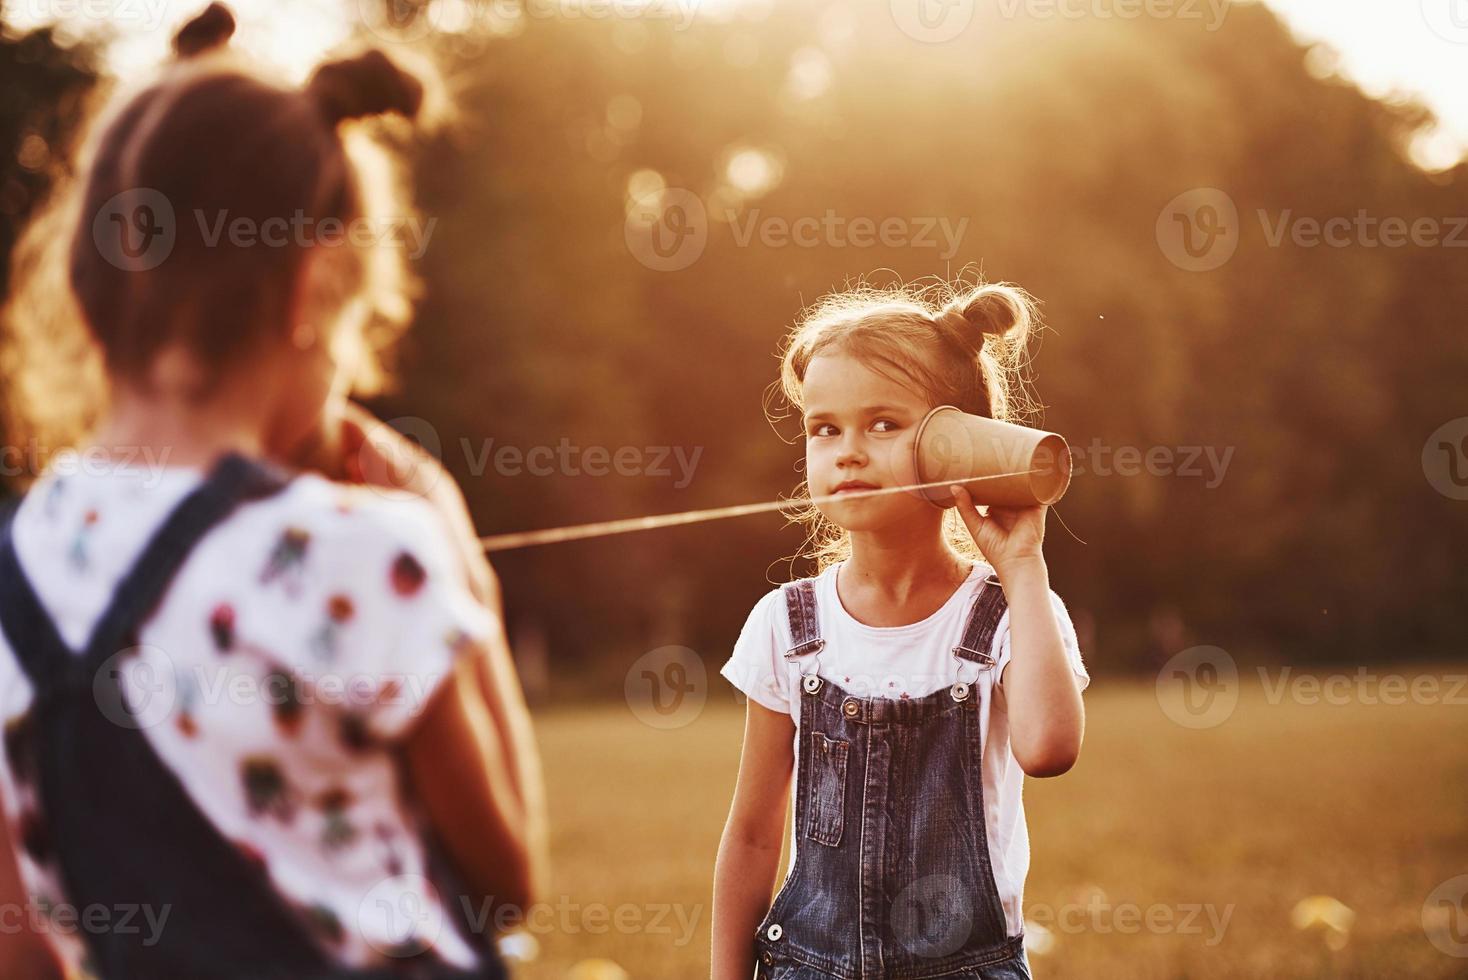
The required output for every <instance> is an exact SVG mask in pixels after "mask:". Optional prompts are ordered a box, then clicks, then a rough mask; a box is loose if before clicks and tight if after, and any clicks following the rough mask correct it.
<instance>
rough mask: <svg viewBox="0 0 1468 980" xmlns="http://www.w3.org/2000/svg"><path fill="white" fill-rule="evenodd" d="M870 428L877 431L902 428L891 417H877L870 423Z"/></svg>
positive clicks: (891, 430)
mask: <svg viewBox="0 0 1468 980" xmlns="http://www.w3.org/2000/svg"><path fill="white" fill-rule="evenodd" d="M872 428H873V429H874V430H876V431H877V432H896V431H897V430H898V429H900V428H902V426H900V425H898V424H897V423H896V422H894V421H892V420H891V419H877V420H876V421H875V422H873V423H872Z"/></svg>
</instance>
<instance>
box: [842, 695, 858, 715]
mask: <svg viewBox="0 0 1468 980" xmlns="http://www.w3.org/2000/svg"><path fill="white" fill-rule="evenodd" d="M859 711H861V705H859V704H857V703H856V699H855V698H847V699H846V700H845V701H842V702H841V713H842V714H843V715H845V716H846V717H848V718H855V717H856V715H857V712H859Z"/></svg>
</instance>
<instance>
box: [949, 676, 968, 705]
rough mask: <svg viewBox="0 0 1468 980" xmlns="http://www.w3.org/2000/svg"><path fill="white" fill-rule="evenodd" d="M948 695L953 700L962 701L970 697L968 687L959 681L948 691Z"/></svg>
mask: <svg viewBox="0 0 1468 980" xmlns="http://www.w3.org/2000/svg"><path fill="white" fill-rule="evenodd" d="M948 693H949V694H950V695H952V696H953V700H955V701H962V700H963V699H964V698H966V697H968V685H967V684H965V683H964V682H963V681H959V682H958V683H957V684H954V685H953V686H952V687H950V688H949V689H948Z"/></svg>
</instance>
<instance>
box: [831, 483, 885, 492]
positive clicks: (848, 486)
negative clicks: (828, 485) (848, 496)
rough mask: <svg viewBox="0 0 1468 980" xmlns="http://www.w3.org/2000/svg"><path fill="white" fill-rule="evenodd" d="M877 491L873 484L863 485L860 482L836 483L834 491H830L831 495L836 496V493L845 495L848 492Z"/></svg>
mask: <svg viewBox="0 0 1468 980" xmlns="http://www.w3.org/2000/svg"><path fill="white" fill-rule="evenodd" d="M877 489H879V488H878V487H877V485H876V484H874V483H863V482H862V481H861V480H847V481H846V482H845V483H838V484H837V485H836V489H834V490H832V491H831V493H832V494H838V493H845V492H846V491H848V490H858V491H859V490H877Z"/></svg>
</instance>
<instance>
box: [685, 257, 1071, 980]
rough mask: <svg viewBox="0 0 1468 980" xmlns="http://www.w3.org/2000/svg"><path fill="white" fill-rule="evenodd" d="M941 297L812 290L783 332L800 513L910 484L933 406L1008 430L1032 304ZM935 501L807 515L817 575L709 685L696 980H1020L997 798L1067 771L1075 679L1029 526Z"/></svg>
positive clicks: (898, 500)
mask: <svg viewBox="0 0 1468 980" xmlns="http://www.w3.org/2000/svg"><path fill="white" fill-rule="evenodd" d="M939 289H940V290H941V291H940V292H938V293H937V295H934V291H933V290H929V291H920V290H914V289H894V290H888V291H878V290H872V289H866V288H861V289H858V290H855V291H852V292H848V293H843V294H837V295H832V296H828V297H826V298H825V299H823V300H822V301H821V302H820V303H818V304H817V305H816V306H815V307H814V309H812V310H811V311H809V312H808V313H807V314H806V315H805V316H804V317H803V318H802V319H801V321H800V322H799V324H798V325H797V326H796V327H795V329H794V330H793V332H792V333H791V335H790V337H789V338H788V341H787V344H786V347H785V349H784V353H783V357H782V370H781V387H782V388H783V391H784V393H785V395H786V396H787V398H788V399H789V401H790V402H791V404H793V405H794V406H795V407H796V408H797V409H799V410H800V411H801V413H802V415H803V419H804V424H805V473H806V481H805V483H806V489H808V490H809V492H810V494H812V495H814V496H825V495H831V494H834V495H837V496H838V497H839V495H840V494H842V493H844V492H847V491H861V490H870V489H875V488H880V487H896V486H904V485H910V484H914V483H917V482H918V480H917V476H916V473H915V472H914V471H913V463H912V451H913V439H914V430H915V429H916V427H917V425H918V423H919V422H920V421H921V420H922V418H923V417H924V415H926V414H927V412H928V411H929V410H930V409H932V408H933V407H935V406H938V405H945V404H947V405H955V406H957V407H958V408H960V409H962V410H963V411H965V412H969V413H973V414H978V415H986V416H991V417H994V418H999V419H1006V420H1007V419H1012V418H1013V417H1014V416H1015V415H1016V414H1017V413H1018V406H1017V405H1016V404H1015V403H1016V401H1017V400H1018V397H1019V395H1020V390H1019V384H1018V375H1019V371H1020V369H1021V368H1022V367H1023V363H1022V358H1023V354H1024V350H1025V341H1026V338H1027V336H1028V333H1029V330H1030V328H1031V325H1032V323H1033V322H1034V320H1035V315H1034V309H1033V302H1032V300H1031V299H1030V297H1029V296H1028V295H1027V294H1025V293H1024V292H1023V291H1021V290H1019V289H1017V288H1015V287H1012V286H1007V285H982V286H978V287H976V288H972V289H968V290H966V291H962V292H961V293H959V292H956V291H955V289H953V288H949V287H947V286H943V287H939ZM955 497H957V499H958V506H957V509H956V511H945V510H943V509H942V508H939V507H937V506H935V505H933V504H931V503H929V502H927V501H926V500H925V499H924V498H923V497H921V496H919V495H917V494H916V493H912V494H889V495H882V496H876V497H865V498H858V499H854V500H850V501H841V500H839V499H838V500H835V501H833V502H830V503H823V504H821V505H819V508H818V510H816V511H814V512H812V513H811V514H809V515H808V516H809V517H810V519H811V520H812V522H813V524H814V529H813V535H812V540H813V541H814V543H815V545H816V547H815V556H816V557H817V559H818V560H819V565H820V569H821V572H820V574H819V575H818V576H817V577H815V578H813V579H802V580H800V581H796V582H792V583H790V584H788V585H786V586H784V587H782V588H779V589H775V590H773V591H772V592H770V593H769V594H768V595H766V596H765V597H764V598H763V599H761V600H760V601H759V603H758V604H756V606H755V607H754V611H753V612H751V613H750V615H749V619H748V621H747V622H746V623H745V626H744V630H743V632H742V633H741V634H740V637H739V641H738V643H737V644H736V645H735V648H734V653H733V655H732V656H731V657H730V658H729V661H728V663H726V664H725V665H724V667H723V670H722V671H721V673H723V675H724V676H725V677H727V678H728V679H729V680H730V681H731V682H732V683H733V684H734V685H735V686H736V687H738V688H739V689H740V690H741V691H743V692H744V693H745V694H746V695H748V699H749V700H748V715H747V718H746V721H745V730H744V748H743V756H742V759H741V761H740V765H739V778H738V783H737V786H736V788H735V792H734V802H733V806H732V809H731V811H730V814H729V819H728V823H727V825H726V826H725V829H724V835H723V839H722V841H721V843H720V846H719V856H718V864H717V868H716V871H715V885H714V926H713V977H714V978H715V980H736V978H738V980H746V978H748V977H749V976H750V973H751V969H757V970H758V976H761V977H770V978H775V980H816V978H820V977H841V978H848V980H854V978H869V977H900V978H904V980H919V978H926V977H944V978H950V980H962V978H983V980H1008V978H1021V977H1028V976H1029V965H1028V961H1027V959H1026V957H1025V954H1024V947H1023V923H1024V918H1023V915H1022V913H1021V908H1020V895H1021V891H1022V888H1023V885H1024V879H1025V873H1026V870H1027V868H1028V864H1029V842H1028V838H1027V835H1026V831H1025V822H1024V812H1023V810H1022V808H1021V803H1020V788H1021V784H1022V781H1023V777H1024V775H1026V774H1028V775H1030V776H1055V775H1059V774H1061V773H1063V772H1065V771H1066V770H1067V769H1069V768H1070V767H1071V766H1072V765H1073V764H1074V763H1075V760H1076V756H1077V753H1078V752H1079V751H1080V745H1081V733H1082V728H1083V713H1082V705H1081V695H1080V692H1081V691H1082V690H1083V689H1084V688H1085V686H1086V684H1087V683H1088V676H1087V674H1086V669H1085V667H1084V665H1083V664H1082V662H1081V657H1080V653H1079V650H1078V649H1077V642H1076V635H1075V630H1074V628H1073V627H1072V625H1071V622H1070V618H1069V616H1068V615H1067V613H1066V610H1065V606H1064V604H1063V603H1062V602H1061V601H1060V598H1059V596H1057V595H1055V593H1054V592H1052V591H1051V590H1050V586H1049V577H1048V572H1047V570H1046V565H1045V558H1044V555H1043V553H1042V551H1041V541H1042V538H1043V534H1044V526H1045V508H1044V507H1033V508H1010V509H1005V508H999V507H991V508H989V509H988V513H981V512H980V511H979V510H978V508H976V507H975V506H974V504H973V502H972V501H971V500H970V499H969V497H968V496H967V494H965V493H963V492H962V491H961V490H959V491H957V492H956V493H955ZM792 769H793V771H794V777H795V779H794V817H793V824H792V827H791V839H790V848H791V850H790V853H791V862H790V871H789V873H788V875H787V876H786V878H785V882H784V886H783V887H782V888H781V889H780V892H779V894H778V895H777V896H776V897H775V900H774V903H773V904H771V903H770V901H769V896H770V892H771V888H772V886H773V884H774V877H775V871H776V868H777V865H778V861H779V857H780V845H781V841H780V837H781V830H782V827H783V822H784V819H785V803H786V799H787V793H788V792H789V791H790V782H791V773H792Z"/></svg>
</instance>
